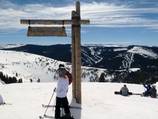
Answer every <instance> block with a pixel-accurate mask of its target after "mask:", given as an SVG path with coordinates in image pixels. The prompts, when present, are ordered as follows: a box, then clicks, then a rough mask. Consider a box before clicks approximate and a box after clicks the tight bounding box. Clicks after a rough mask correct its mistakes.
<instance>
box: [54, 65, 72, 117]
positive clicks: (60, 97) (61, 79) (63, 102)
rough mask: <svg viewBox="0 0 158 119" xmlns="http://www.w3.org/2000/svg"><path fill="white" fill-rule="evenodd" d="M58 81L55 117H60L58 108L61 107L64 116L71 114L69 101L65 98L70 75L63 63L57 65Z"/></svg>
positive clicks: (70, 78) (70, 79)
mask: <svg viewBox="0 0 158 119" xmlns="http://www.w3.org/2000/svg"><path fill="white" fill-rule="evenodd" d="M57 75H58V82H57V90H56V106H55V118H56V119H59V118H60V108H61V107H63V108H64V111H65V115H66V116H69V117H70V116H71V114H70V109H69V103H68V99H67V92H68V86H69V85H70V84H71V82H72V75H71V73H70V72H69V71H67V70H66V68H65V66H64V65H63V64H60V65H59V68H58V70H57Z"/></svg>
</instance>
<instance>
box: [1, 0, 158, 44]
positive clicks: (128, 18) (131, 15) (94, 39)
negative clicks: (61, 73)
mask: <svg viewBox="0 0 158 119" xmlns="http://www.w3.org/2000/svg"><path fill="white" fill-rule="evenodd" d="M75 1H76V0H35V1H34V0H0V11H1V12H0V44H6V43H7V44H17V43H18V44H42V45H51V44H61V43H62V44H63V43H71V32H70V31H71V29H70V28H71V27H70V26H66V28H67V33H68V37H64V38H63V37H34V38H31V37H27V36H26V33H27V25H21V24H20V19H28V18H30V19H35V18H37V19H39V18H45V19H70V18H71V11H72V10H74V9H75ZM80 2H81V17H82V19H90V22H91V24H90V25H86V26H82V31H81V33H82V37H81V38H82V41H81V42H82V44H123V45H124V44H125V45H129V44H132V45H133V44H134V45H149V46H158V9H157V8H158V0H80Z"/></svg>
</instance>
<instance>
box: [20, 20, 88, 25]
mask: <svg viewBox="0 0 158 119" xmlns="http://www.w3.org/2000/svg"><path fill="white" fill-rule="evenodd" d="M20 23H21V24H30V25H31V24H42V25H64V24H72V20H46V19H21V20H20ZM89 23H90V21H89V20H81V21H80V24H89Z"/></svg>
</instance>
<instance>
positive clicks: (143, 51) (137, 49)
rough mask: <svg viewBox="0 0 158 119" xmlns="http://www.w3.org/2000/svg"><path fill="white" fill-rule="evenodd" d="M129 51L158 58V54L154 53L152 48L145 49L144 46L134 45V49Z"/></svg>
mask: <svg viewBox="0 0 158 119" xmlns="http://www.w3.org/2000/svg"><path fill="white" fill-rule="evenodd" d="M128 52H130V53H133V54H139V55H142V56H144V57H150V58H153V59H157V58H158V55H157V54H156V53H154V52H153V51H151V50H148V49H144V48H143V47H136V46H135V47H133V48H132V49H130V50H128Z"/></svg>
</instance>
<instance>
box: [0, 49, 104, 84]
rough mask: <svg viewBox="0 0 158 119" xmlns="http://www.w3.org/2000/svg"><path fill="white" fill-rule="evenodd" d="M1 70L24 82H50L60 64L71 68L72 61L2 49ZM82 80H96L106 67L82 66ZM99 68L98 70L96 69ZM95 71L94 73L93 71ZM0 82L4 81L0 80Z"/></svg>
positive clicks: (0, 52) (0, 53)
mask: <svg viewBox="0 0 158 119" xmlns="http://www.w3.org/2000/svg"><path fill="white" fill-rule="evenodd" d="M0 56H1V57H0V72H3V74H5V75H8V76H10V77H16V78H17V79H22V80H23V82H30V79H32V80H33V82H36V81H37V80H38V79H40V81H41V82H50V79H52V80H51V81H54V80H53V79H55V72H56V69H57V68H58V66H59V64H60V63H62V64H65V66H66V67H67V68H68V69H70V71H71V68H70V67H71V66H70V63H66V62H61V61H57V60H54V59H51V58H48V57H44V56H40V55H35V54H31V53H25V52H16V51H4V50H0ZM82 69H83V71H82V74H86V75H84V76H86V77H90V78H86V77H82V81H89V80H90V79H91V80H96V78H97V77H99V76H100V74H101V73H102V72H103V70H104V71H105V69H100V68H94V67H86V68H85V67H82ZM96 70H97V71H96ZM91 72H93V73H91ZM0 83H3V82H2V81H1V80H0Z"/></svg>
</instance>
